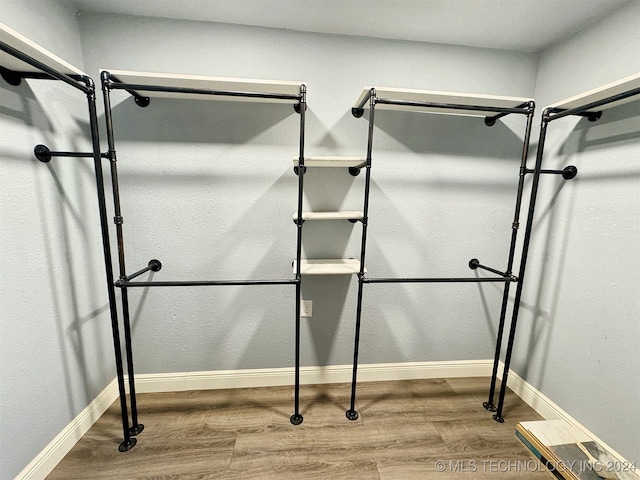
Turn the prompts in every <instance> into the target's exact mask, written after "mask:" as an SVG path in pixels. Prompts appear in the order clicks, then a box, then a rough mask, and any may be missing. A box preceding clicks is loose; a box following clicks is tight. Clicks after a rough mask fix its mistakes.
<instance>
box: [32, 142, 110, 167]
mask: <svg viewBox="0 0 640 480" xmlns="http://www.w3.org/2000/svg"><path fill="white" fill-rule="evenodd" d="M33 153H34V155H35V156H36V158H37V159H38V160H40V161H41V162H44V163H46V162H49V161H50V160H51V158H52V157H78V158H93V152H54V151H51V150H49V147H47V146H46V145H36V146H35V147H34V148H33ZM100 157H101V158H109V153H108V152H103V153H100Z"/></svg>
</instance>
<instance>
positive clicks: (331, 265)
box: [293, 258, 360, 275]
mask: <svg viewBox="0 0 640 480" xmlns="http://www.w3.org/2000/svg"><path fill="white" fill-rule="evenodd" d="M295 272H296V262H295V260H294V262H293V273H295ZM359 272H360V260H357V259H355V258H336V259H313V260H311V259H309V260H301V261H300V273H301V274H302V275H353V274H355V273H359Z"/></svg>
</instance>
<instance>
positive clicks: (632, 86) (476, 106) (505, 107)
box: [346, 74, 640, 422]
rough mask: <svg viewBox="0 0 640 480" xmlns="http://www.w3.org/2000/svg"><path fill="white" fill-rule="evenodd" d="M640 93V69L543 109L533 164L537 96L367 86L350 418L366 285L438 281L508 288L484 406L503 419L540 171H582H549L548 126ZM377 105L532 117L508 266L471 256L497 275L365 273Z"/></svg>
mask: <svg viewBox="0 0 640 480" xmlns="http://www.w3.org/2000/svg"><path fill="white" fill-rule="evenodd" d="M638 94H640V74H635V75H632V76H629V77H626V78H623V79H621V80H619V81H616V82H613V83H610V84H607V85H604V86H602V87H600V88H596V89H593V90H590V91H588V92H585V93H582V94H580V95H577V96H575V97H571V98H569V99H567V100H564V101H562V102H558V103H556V104H554V105H551V106H550V107H547V108H545V109H544V111H543V114H542V121H541V127H540V138H539V141H538V148H537V153H536V160H535V165H534V167H533V169H530V168H527V150H528V144H529V138H530V132H531V122H532V118H533V113H534V102H533V101H532V100H526V99H517V98H509V97H495V96H486V95H475V96H469V95H467V94H455V93H443V92H431V91H419V90H404V89H392V88H369V87H366V88H364V89H363V91H362V93H361V94H360V96H359V98H358V99H357V101H356V104H355V106H354V107H353V108H352V114H353V115H354V116H355V117H357V118H359V117H362V116H363V114H364V109H365V108H366V107H368V108H369V135H368V144H367V158H366V180H365V196H364V213H363V221H362V223H363V233H362V246H361V254H360V271H359V272H358V280H359V282H358V303H357V310H356V330H355V343H354V361H353V377H352V385H351V406H350V409H349V410H347V412H346V416H347V418H349V419H350V420H355V419H357V418H358V412H357V411H356V410H355V396H356V381H357V368H358V347H359V338H360V325H361V317H362V314H361V311H362V290H363V285H364V284H367V283H412V282H417V283H438V282H504V292H503V298H502V307H501V310H500V319H499V324H498V332H497V338H496V348H495V356H494V362H493V370H492V375H491V381H490V388H489V396H488V400H487V401H486V402H484V403H483V406H484V408H486V409H487V410H489V411H492V412H495V413H494V415H493V418H494V420H496V421H498V422H503V421H504V419H503V416H502V410H503V406H504V398H505V393H506V386H507V379H508V374H509V368H510V362H511V355H512V352H513V344H514V339H515V335H516V328H517V322H518V313H519V310H520V302H521V298H522V289H523V285H524V278H525V271H526V264H527V257H528V253H529V243H530V239H531V233H532V228H533V218H534V213H535V207H536V200H537V194H538V186H539V182H540V176H541V175H542V174H556V175H562V177H563V178H564V179H565V180H570V179H572V178H574V177H575V176H576V175H577V168H576V167H575V166H572V165H570V166H567V167H565V168H564V169H562V170H550V169H543V168H542V158H543V152H544V146H545V138H546V132H547V127H548V125H549V123H550V122H552V121H554V120H558V119H561V118H564V117H567V116H582V117H586V118H587V119H588V121H590V122H595V121H597V120H598V119H600V117H601V116H602V110H604V109H607V108H611V107H615V106H617V105H621V104H623V103H626V102H629V101H632V100H636V99H637V98H638V97H637V95H638ZM376 109H393V110H409V111H421V112H431V113H441V114H453V115H471V116H481V117H484V122H485V124H486V125H487V126H492V125H493V124H494V123H495V122H496V120H497V119H498V118H500V117H503V116H505V115H508V114H524V115H526V116H527V125H526V129H525V135H524V142H523V149H522V159H521V164H520V170H519V180H518V189H517V194H516V207H515V214H514V220H513V223H512V227H511V228H512V230H511V244H510V247H509V255H508V260H507V266H506V269H505V270H504V271H501V270H498V269H495V268H491V267H487V266H484V265H482V264H481V263H480V261H479V260H478V259H475V258H474V259H471V260H470V261H469V268H471V269H473V270H475V269H483V270H487V271H489V272H491V273H493V274H496V275H497V277H485V278H478V277H475V278H373V277H367V276H366V275H365V273H366V270H365V254H366V240H367V218H368V210H369V207H368V204H369V185H370V171H371V163H372V162H371V157H372V150H373V133H374V118H375V111H376ZM528 174H533V179H532V183H531V192H530V199H529V210H528V214H527V222H526V228H525V233H524V239H523V245H522V250H521V256H520V266H519V271H518V275H517V276H515V275H513V273H512V268H513V260H514V256H515V248H516V239H517V232H518V229H519V225H520V220H519V218H520V208H521V203H522V195H523V186H524V178H525V176H526V175H528ZM511 283H516V292H515V296H514V300H513V307H512V311H511V322H510V327H509V336H508V340H507V347H506V352H505V357H504V369H503V373H502V382H501V386H500V392H499V397H498V403H497V405H496V404H495V403H494V402H495V389H496V380H497V372H498V364H499V360H500V357H501V348H502V344H503V334H504V328H505V323H506V317H507V307H508V300H509V286H510V284H511Z"/></svg>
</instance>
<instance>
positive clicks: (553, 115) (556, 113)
mask: <svg viewBox="0 0 640 480" xmlns="http://www.w3.org/2000/svg"><path fill="white" fill-rule="evenodd" d="M639 94H640V88H634V89H632V90H628V91H626V92H622V93H619V94H617V95H612V96H610V97H607V98H603V99H601V100H598V101H596V102H591V103H588V104H586V105H581V106H579V107H575V108H570V109H568V110H563V109H556V108H552V107H550V108H547V109H546V110H545V111H544V113H543V114H542V116H543V118H544V119H545V120H546V121H549V122H550V121H551V120H557V119H558V118H562V117H566V116H568V115H580V114H581V113H583V112H586V111H587V110H593V109H594V108H598V107H602V106H603V105H607V104H609V103H613V102H617V101H618V100H624V99H626V98H629V97H633V96H634V95H639ZM593 113H594V114H595V113H597V112H593Z"/></svg>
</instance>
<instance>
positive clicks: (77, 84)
mask: <svg viewBox="0 0 640 480" xmlns="http://www.w3.org/2000/svg"><path fill="white" fill-rule="evenodd" d="M0 50H2V51H4V52H7V53H8V54H9V55H11V56H13V57H16V58H17V59H18V60H22V61H23V62H25V63H28V64H29V65H31V66H33V67H35V68H37V69H38V70H41V71H43V72H45V73H47V74H48V75H51V76H52V77H53V78H55V79H57V80H61V81H63V82H64V83H66V84H67V85H71V86H72V87H74V88H77V89H78V90H80V91H82V92H83V93H84V94H85V95H92V94H93V92H92V91H91V88H90V87H88V86H87V85H86V83H87V82H86V80H85V78H83V77H84V76H82V77H81V76H79V75H74V76H73V77H72V76H70V75H67V74H65V73H62V72H59V71H57V70H55V69H53V68H51V67H50V66H49V65H47V64H45V63H42V62H41V61H39V60H36V59H35V58H33V57H31V56H29V55H27V54H26V53H24V52H21V51H20V50H17V49H15V48H13V47H12V46H11V45H8V44H6V43H4V42H2V41H0ZM10 71H11V72H13V73H15V74H19V73H21V72H16V71H14V70H10ZM74 77H75V78H74ZM32 78H36V77H32ZM87 78H88V77H87ZM81 82H84V84H83V83H81ZM92 82H93V81H92ZM98 151H100V147H99V146H98Z"/></svg>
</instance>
